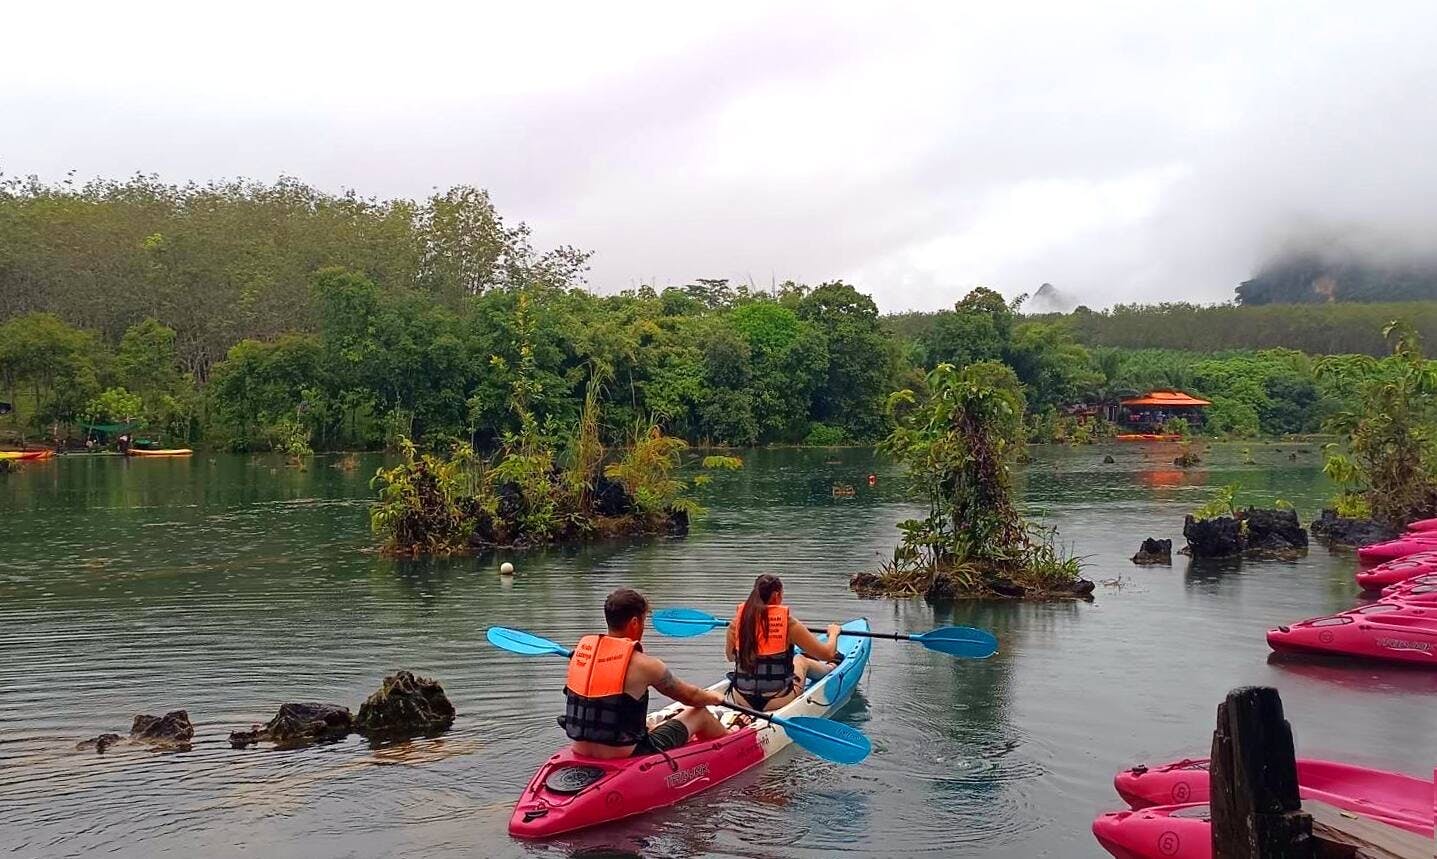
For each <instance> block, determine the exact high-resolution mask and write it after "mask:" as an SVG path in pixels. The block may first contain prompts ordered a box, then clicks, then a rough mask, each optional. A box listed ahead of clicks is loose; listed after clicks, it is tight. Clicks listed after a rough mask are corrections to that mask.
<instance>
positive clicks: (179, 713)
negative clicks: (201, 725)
mask: <svg viewBox="0 0 1437 859" xmlns="http://www.w3.org/2000/svg"><path fill="white" fill-rule="evenodd" d="M194 737H195V726H194V725H191V724H190V714H189V713H188V712H186V711H184V710H171V711H170V712H168V713H166V714H165V715H163V716H146V715H144V714H141V715H138V716H136V717H135V721H134V723H133V724H132V725H130V739H131V740H133V741H135V742H140V743H148V744H150V745H152V746H155V747H157V748H172V749H177V750H185V749H188V748H189V747H190V740H192V739H194Z"/></svg>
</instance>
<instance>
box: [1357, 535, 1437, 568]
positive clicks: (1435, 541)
mask: <svg viewBox="0 0 1437 859" xmlns="http://www.w3.org/2000/svg"><path fill="white" fill-rule="evenodd" d="M1432 551H1437V531H1411V532H1408V533H1406V534H1403V535H1402V536H1401V537H1398V538H1397V539H1395V540H1388V541H1387V542H1385V543H1373V544H1372V545H1371V546H1362V547H1361V548H1359V549H1358V550H1357V560H1359V561H1361V562H1362V563H1364V564H1382V563H1386V562H1387V561H1395V560H1397V559H1398V558H1405V557H1407V556H1408V555H1415V554H1417V553H1418V552H1432Z"/></svg>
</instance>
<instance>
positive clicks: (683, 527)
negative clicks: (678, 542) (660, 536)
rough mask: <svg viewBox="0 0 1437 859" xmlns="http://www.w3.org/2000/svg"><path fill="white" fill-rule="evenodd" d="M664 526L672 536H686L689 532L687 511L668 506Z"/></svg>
mask: <svg viewBox="0 0 1437 859" xmlns="http://www.w3.org/2000/svg"><path fill="white" fill-rule="evenodd" d="M665 528H666V530H667V531H668V532H669V534H671V535H672V536H675V537H683V536H686V535H687V534H688V533H689V512H688V511H687V510H678V509H675V508H673V507H670V508H669V511H668V521H667V522H666V523H665Z"/></svg>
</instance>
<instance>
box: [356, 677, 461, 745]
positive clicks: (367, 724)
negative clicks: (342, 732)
mask: <svg viewBox="0 0 1437 859" xmlns="http://www.w3.org/2000/svg"><path fill="white" fill-rule="evenodd" d="M453 724H454V704H453V703H451V702H450V700H449V696H447V695H445V694H444V687H443V686H440V685H439V681H437V680H431V679H429V678H427V677H419V676H416V675H415V674H414V673H413V672H410V671H396V672H395V673H394V674H392V675H390V676H388V677H386V678H384V684H383V685H382V686H380V687H379V691H377V692H375V693H374V694H373V695H370V696H369V698H368V699H366V700H365V702H364V703H363V704H361V705H360V706H359V715H358V716H356V717H355V719H354V729H355V730H356V731H358V732H359V733H361V734H363V735H365V736H366V737H368V738H369V739H371V740H392V739H405V738H408V737H432V736H436V735H438V734H442V733H443V732H445V731H447V730H449V726H450V725H453Z"/></svg>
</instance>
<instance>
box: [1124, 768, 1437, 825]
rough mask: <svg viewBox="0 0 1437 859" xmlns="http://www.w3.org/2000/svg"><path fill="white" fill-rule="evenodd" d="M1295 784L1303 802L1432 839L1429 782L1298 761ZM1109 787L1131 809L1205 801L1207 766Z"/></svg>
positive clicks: (1131, 775)
mask: <svg viewBox="0 0 1437 859" xmlns="http://www.w3.org/2000/svg"><path fill="white" fill-rule="evenodd" d="M1297 785H1298V792H1299V794H1300V795H1301V796H1302V798H1303V799H1315V800H1318V801H1320V802H1325V803H1327V804H1328V805H1332V806H1336V807H1337V808H1340V809H1343V810H1344V811H1351V812H1354V813H1356V814H1363V815H1366V816H1368V817H1374V818H1377V819H1379V820H1383V821H1385V822H1387V823H1390V824H1392V825H1393V826H1397V827H1400V828H1402V829H1406V830H1408V831H1409V832H1415V833H1417V834H1418V835H1426V836H1427V837H1429V838H1430V837H1432V798H1433V797H1432V782H1430V781H1426V780H1423V779H1420V778H1417V777H1416V776H1410V775H1406V774H1404V773H1395V772H1387V771H1385V770H1375V769H1368V768H1367V767H1359V766H1353V765H1351V764H1344V763H1338V762H1336V761H1319V760H1311V759H1306V758H1299V759H1298V761H1297ZM1113 787H1115V788H1117V790H1118V795H1119V796H1121V797H1122V798H1123V800H1124V801H1125V802H1127V804H1128V805H1130V806H1132V807H1133V808H1135V809H1137V808H1146V807H1149V806H1153V805H1167V804H1170V803H1173V804H1181V803H1197V802H1207V799H1208V761H1207V759H1206V758H1201V759H1187V760H1181V761H1176V762H1174V763H1170V764H1163V765H1162V766H1158V767H1133V768H1132V769H1127V770H1123V771H1122V772H1120V773H1118V774H1117V775H1116V776H1115V777H1114V778H1113Z"/></svg>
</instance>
